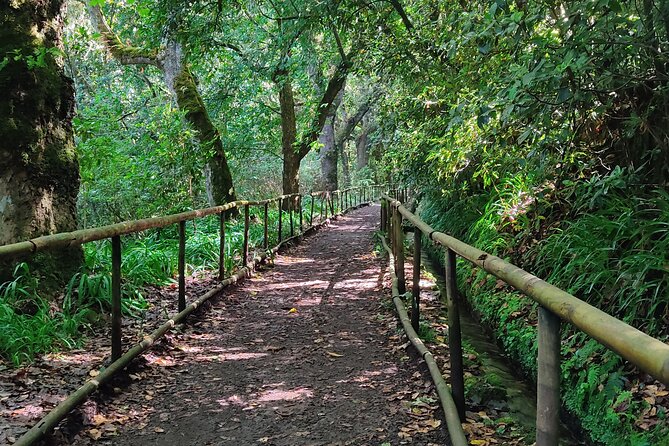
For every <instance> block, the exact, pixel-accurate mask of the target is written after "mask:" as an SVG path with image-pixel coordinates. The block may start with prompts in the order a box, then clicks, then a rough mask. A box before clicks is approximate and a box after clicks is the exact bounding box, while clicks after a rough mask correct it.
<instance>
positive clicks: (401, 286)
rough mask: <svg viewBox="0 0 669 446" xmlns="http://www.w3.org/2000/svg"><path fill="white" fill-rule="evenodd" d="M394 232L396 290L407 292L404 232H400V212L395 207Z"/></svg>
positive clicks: (402, 292) (401, 292)
mask: <svg viewBox="0 0 669 446" xmlns="http://www.w3.org/2000/svg"><path fill="white" fill-rule="evenodd" d="M393 226H394V228H393V230H394V233H395V250H396V251H397V252H396V253H395V258H396V259H397V269H396V270H395V271H396V272H397V290H398V291H399V293H400V294H404V293H406V292H407V287H406V278H405V276H404V233H403V232H402V214H401V213H400V210H399V208H398V207H395V220H394V221H393Z"/></svg>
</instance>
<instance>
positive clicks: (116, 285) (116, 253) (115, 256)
mask: <svg viewBox="0 0 669 446" xmlns="http://www.w3.org/2000/svg"><path fill="white" fill-rule="evenodd" d="M111 243H112V296H111V297H112V302H111V303H112V305H111V317H112V324H111V344H112V345H111V347H112V362H113V361H116V360H117V359H118V358H120V357H121V237H120V236H118V235H116V236H114V237H112V239H111Z"/></svg>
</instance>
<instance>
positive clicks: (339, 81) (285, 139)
mask: <svg viewBox="0 0 669 446" xmlns="http://www.w3.org/2000/svg"><path fill="white" fill-rule="evenodd" d="M350 68H351V63H350V61H349V57H348V56H347V57H346V58H344V59H343V60H342V61H341V62H340V63H339V65H338V66H337V68H336V70H335V72H334V74H333V75H332V77H331V78H330V80H329V82H328V84H327V87H326V88H325V90H324V92H323V95H322V97H321V99H320V101H319V103H318V105H317V107H316V109H315V110H316V111H315V114H314V116H313V119H312V122H311V124H310V126H309V128H308V129H307V130H306V132H305V133H304V134H303V135H302V137H301V138H300V141H299V142H298V141H297V121H296V118H295V98H294V93H293V86H292V83H291V80H290V75H289V74H288V73H287V72H286V71H284V70H279V71H277V73H275V76H274V78H275V81H276V82H277V83H278V86H279V105H280V107H281V132H282V134H281V150H282V153H283V193H284V194H294V193H298V192H299V191H300V163H301V162H302V160H303V159H304V157H305V156H307V154H308V153H309V151H310V150H311V147H312V146H313V145H314V143H315V142H316V141H317V140H318V138H319V137H320V135H321V132H322V131H323V126H324V125H325V122H326V120H327V117H328V116H329V115H330V114H331V113H332V111H331V110H332V106H333V103H334V101H335V99H336V97H337V95H338V94H339V92H340V91H341V90H342V88H343V87H344V82H345V81H346V76H347V75H348V71H349V70H350Z"/></svg>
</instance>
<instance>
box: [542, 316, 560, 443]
mask: <svg viewBox="0 0 669 446" xmlns="http://www.w3.org/2000/svg"><path fill="white" fill-rule="evenodd" d="M538 331H539V333H538V343H539V355H538V360H537V433H536V439H537V443H536V444H537V446H557V445H558V442H559V439H560V318H558V317H557V316H556V315H554V314H553V313H551V311H550V310H547V309H546V308H544V307H542V306H540V307H539V329H538Z"/></svg>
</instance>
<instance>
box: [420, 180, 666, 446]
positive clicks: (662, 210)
mask: <svg viewBox="0 0 669 446" xmlns="http://www.w3.org/2000/svg"><path fill="white" fill-rule="evenodd" d="M633 176H634V174H633V173H630V172H625V171H624V170H622V169H618V170H614V171H612V172H611V173H610V174H609V175H608V176H597V175H595V176H593V177H592V178H590V179H588V180H580V181H575V182H569V185H568V187H565V188H563V189H562V190H559V191H557V192H555V193H554V194H553V196H552V197H551V198H550V200H552V201H551V202H541V197H540V196H539V194H536V196H534V197H532V199H527V194H531V193H532V191H533V190H537V189H539V188H541V187H542V185H541V184H536V183H535V184H534V185H532V184H531V182H532V181H535V180H532V179H527V178H520V179H519V178H516V179H511V180H504V179H502V180H500V181H499V184H498V186H497V187H496V188H493V190H492V191H489V193H486V194H471V195H465V194H459V193H450V194H446V195H442V194H441V193H437V194H434V193H433V194H431V195H430V194H428V196H427V198H426V199H425V200H424V201H423V203H421V205H420V207H419V215H420V216H421V218H422V219H423V220H424V221H426V222H427V223H428V224H430V225H432V226H433V227H434V228H435V229H437V230H440V231H443V232H446V233H449V234H451V235H453V236H455V237H457V238H459V239H461V240H463V241H465V242H467V243H470V244H472V245H474V246H476V247H478V248H480V249H482V250H484V251H487V252H491V253H493V254H496V255H499V256H501V257H505V258H509V257H511V258H513V259H516V260H515V261H516V262H520V263H519V266H520V267H522V268H524V269H526V270H529V271H532V272H533V273H535V274H537V275H538V276H539V277H542V278H544V279H547V280H548V281H549V282H550V283H552V284H554V285H556V286H558V287H560V288H563V289H565V290H566V291H568V292H570V293H572V294H574V295H576V296H577V297H579V298H581V299H583V300H585V301H587V302H588V303H590V304H592V305H594V306H597V307H599V308H601V309H603V310H604V311H606V312H607V313H609V314H612V315H614V316H616V317H618V318H620V319H622V320H624V321H625V322H627V323H629V324H631V325H633V326H635V327H637V328H639V329H641V330H643V331H645V332H647V333H649V334H651V335H653V336H656V337H660V339H666V323H667V320H669V299H668V298H667V295H669V274H667V272H669V267H667V265H669V194H667V192H666V191H664V190H653V191H648V190H638V189H635V188H634V187H633V186H631V185H632V184H635V179H634V178H633ZM528 182H529V183H530V184H528ZM521 202H523V203H525V204H524V206H525V208H523V209H521V208H520V207H519V203H521ZM564 203H568V204H569V205H568V207H566V208H562V209H558V210H559V212H557V215H558V217H562V218H564V217H567V221H565V222H560V221H553V222H546V221H545V220H542V219H543V218H549V217H550V218H553V219H555V218H556V217H555V215H550V214H551V213H552V212H554V211H555V209H556V206H558V205H559V206H565V204H564ZM542 214H545V215H542ZM510 215H512V216H513V217H514V218H513V219H511V218H510ZM523 216H525V217H527V216H530V217H528V218H525V217H523ZM546 216H548V217H546ZM547 223H552V225H553V226H547V227H551V228H552V229H551V230H550V231H547V232H546V233H545V234H546V236H545V237H539V235H538V233H539V232H538V231H537V226H538V225H540V224H547ZM535 237H536V238H539V240H535ZM425 248H426V249H428V250H434V249H435V248H433V247H432V246H431V245H429V246H427V245H426V247H425ZM436 254H437V258H443V256H442V254H441V253H436ZM458 286H459V288H460V290H461V291H462V292H463V293H464V294H465V295H466V297H467V300H468V302H469V303H470V305H471V306H472V308H473V310H474V311H475V312H476V313H478V314H479V315H480V316H481V319H482V321H483V323H485V324H486V325H488V326H489V327H491V328H492V329H493V332H494V333H495V335H496V337H497V338H498V339H499V340H501V342H502V344H503V346H504V348H505V351H506V353H507V354H508V355H509V356H510V357H511V358H512V359H513V360H514V361H515V362H517V363H518V364H520V365H521V367H522V369H523V370H524V372H525V373H526V374H528V375H529V376H536V329H535V323H536V304H534V303H533V302H532V301H531V300H530V299H528V298H526V297H524V296H523V295H521V294H520V293H517V292H515V291H512V290H508V289H507V288H506V287H503V288H500V287H499V286H498V283H497V280H496V279H495V278H494V277H492V276H490V275H488V274H487V273H485V272H483V271H480V270H477V269H474V268H473V267H472V266H471V264H470V263H469V262H466V261H463V260H459V261H458ZM563 327H564V328H563V333H562V339H563V342H562V354H563V358H564V360H563V363H562V389H563V405H564V406H565V407H566V408H567V409H568V410H569V411H570V412H571V413H572V414H573V415H575V416H576V418H577V419H579V420H581V423H582V426H583V427H584V428H585V429H586V431H588V432H589V433H590V436H591V437H592V438H594V439H597V441H599V442H601V443H602V444H606V445H616V446H618V445H625V444H629V445H635V446H636V445H644V444H648V445H650V444H664V443H662V442H663V441H666V438H667V435H668V434H669V430H668V429H667V425H666V424H665V423H659V424H658V425H657V426H655V427H652V428H650V429H647V430H643V429H640V428H638V427H637V426H636V425H637V420H638V417H639V414H641V413H643V412H644V410H646V409H647V408H648V404H647V403H646V402H645V401H644V400H643V399H642V398H640V397H639V396H638V395H637V394H636V393H635V392H634V391H633V388H634V386H635V385H638V383H637V382H635V381H634V379H635V375H634V374H630V367H624V365H623V361H622V359H621V358H619V357H618V356H617V355H615V354H613V353H611V352H609V351H608V350H607V349H606V348H605V347H603V346H602V345H601V344H599V343H598V342H596V341H594V340H592V339H589V338H588V337H587V336H586V335H584V334H583V333H580V332H578V331H577V330H575V329H573V328H572V327H570V326H568V324H563ZM621 408H622V409H621ZM663 416H666V415H665V414H663V413H660V414H659V415H658V417H663Z"/></svg>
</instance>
